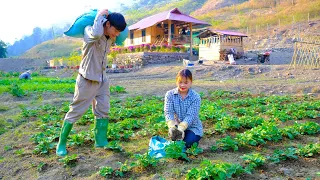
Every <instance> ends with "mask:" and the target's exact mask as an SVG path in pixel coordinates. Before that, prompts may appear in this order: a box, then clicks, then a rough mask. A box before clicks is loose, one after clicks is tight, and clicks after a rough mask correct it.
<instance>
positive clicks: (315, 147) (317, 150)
mask: <svg viewBox="0 0 320 180" xmlns="http://www.w3.org/2000/svg"><path fill="white" fill-rule="evenodd" d="M298 147H299V148H298V149H297V154H299V155H300V156H305V157H311V156H313V155H315V154H320V144H319V143H311V144H308V145H305V146H301V145H299V146H298Z"/></svg>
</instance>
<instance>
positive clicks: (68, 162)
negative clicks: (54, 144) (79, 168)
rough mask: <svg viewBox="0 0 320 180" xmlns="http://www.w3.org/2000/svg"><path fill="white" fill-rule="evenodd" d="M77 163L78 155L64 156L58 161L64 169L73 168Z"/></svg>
mask: <svg viewBox="0 0 320 180" xmlns="http://www.w3.org/2000/svg"><path fill="white" fill-rule="evenodd" d="M77 161H78V155H77V154H72V155H66V156H65V157H64V158H61V159H59V162H62V163H63V165H64V166H65V167H67V166H70V167H72V166H75V165H76V162H77Z"/></svg>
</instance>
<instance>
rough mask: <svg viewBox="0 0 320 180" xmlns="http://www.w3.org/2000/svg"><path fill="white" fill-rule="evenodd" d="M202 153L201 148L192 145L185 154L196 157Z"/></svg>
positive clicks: (195, 144)
mask: <svg viewBox="0 0 320 180" xmlns="http://www.w3.org/2000/svg"><path fill="white" fill-rule="evenodd" d="M202 152H203V149H202V148H199V147H198V143H193V144H192V146H191V147H190V148H188V149H187V151H186V153H187V154H189V155H193V156H197V155H199V154H201V153H202Z"/></svg>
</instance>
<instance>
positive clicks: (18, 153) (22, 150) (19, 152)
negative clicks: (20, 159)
mask: <svg viewBox="0 0 320 180" xmlns="http://www.w3.org/2000/svg"><path fill="white" fill-rule="evenodd" d="M14 153H15V154H16V155H18V156H22V155H23V154H24V148H21V149H18V150H16V151H15V152H14Z"/></svg>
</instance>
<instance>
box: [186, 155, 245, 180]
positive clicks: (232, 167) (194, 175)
mask: <svg viewBox="0 0 320 180" xmlns="http://www.w3.org/2000/svg"><path fill="white" fill-rule="evenodd" d="M243 172H244V170H243V168H242V166H241V165H240V164H230V163H224V162H222V163H216V164H213V163H211V162H210V161H209V160H204V161H202V162H201V164H200V167H199V168H192V169H191V170H189V171H188V173H187V175H186V179H190V180H191V179H215V180H224V179H227V178H231V177H232V176H233V175H240V174H242V173H243Z"/></svg>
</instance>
